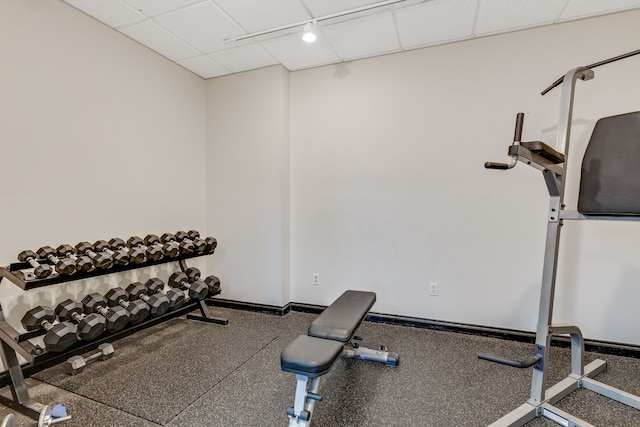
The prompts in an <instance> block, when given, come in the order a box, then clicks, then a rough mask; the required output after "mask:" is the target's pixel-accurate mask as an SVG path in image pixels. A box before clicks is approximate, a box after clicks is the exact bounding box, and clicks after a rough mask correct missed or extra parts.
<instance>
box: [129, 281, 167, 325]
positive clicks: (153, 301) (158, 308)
mask: <svg viewBox="0 0 640 427" xmlns="http://www.w3.org/2000/svg"><path fill="white" fill-rule="evenodd" d="M126 291H127V292H128V293H129V301H136V300H142V301H144V302H146V303H147V305H148V306H149V314H151V316H152V317H158V316H162V315H163V314H165V313H166V312H167V310H169V299H168V298H167V297H166V296H164V295H162V294H159V293H153V294H151V296H149V295H147V292H149V290H148V289H147V287H146V286H145V285H143V284H142V283H140V282H133V283H131V284H130V285H129V286H127V289H126Z"/></svg>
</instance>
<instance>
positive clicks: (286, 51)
mask: <svg viewBox="0 0 640 427" xmlns="http://www.w3.org/2000/svg"><path fill="white" fill-rule="evenodd" d="M262 46H263V47H264V48H265V49H266V50H267V51H268V52H269V53H271V55H273V56H274V57H275V58H276V59H277V60H278V61H280V62H281V63H282V65H284V66H285V67H287V69H289V70H300V69H303V68H310V67H315V66H319V65H325V64H330V63H333V62H339V61H340V58H338V57H337V56H336V54H335V53H334V52H333V50H331V47H330V46H329V44H328V43H327V42H326V41H325V40H324V38H323V37H321V36H319V37H318V39H317V40H316V41H315V42H313V43H306V42H304V41H303V40H302V32H300V33H296V34H292V35H289V36H286V37H281V38H278V39H274V40H270V41H267V42H263V43H262Z"/></svg>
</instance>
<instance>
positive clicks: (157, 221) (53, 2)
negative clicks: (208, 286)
mask: <svg viewBox="0 0 640 427" xmlns="http://www.w3.org/2000/svg"><path fill="white" fill-rule="evenodd" d="M0 52H2V66H1V67H0V94H1V97H0V98H1V100H0V147H1V150H2V153H1V155H0V194H2V195H3V203H2V208H1V209H2V221H0V236H1V240H0V265H3V266H6V265H8V264H10V263H12V262H16V261H17V260H16V256H17V254H18V253H19V252H20V251H21V250H23V249H31V250H34V251H35V250H36V249H38V248H39V247H40V246H43V245H58V244H61V243H71V244H75V243H77V242H79V241H82V240H87V241H89V242H92V243H93V242H95V241H96V240H98V239H109V238H110V237H115V236H118V237H123V238H125V239H126V238H128V237H129V236H131V235H143V236H144V235H146V234H147V233H163V232H167V231H169V232H175V231H176V230H179V229H183V228H196V229H200V230H201V231H202V232H206V219H205V218H206V216H205V208H206V204H205V201H204V199H205V178H206V175H205V167H206V165H205V143H206V121H205V108H206V100H205V83H204V81H203V80H202V79H201V78H199V77H197V76H195V75H194V74H192V73H190V72H188V71H186V70H185V69H183V68H181V67H179V66H178V65H176V64H173V63H171V62H169V61H168V60H166V59H165V58H162V57H160V56H159V55H157V54H156V53H153V52H152V51H150V50H149V49H147V48H145V47H143V46H141V45H139V44H138V43H136V42H133V41H132V40H130V39H128V38H126V37H124V36H122V35H120V34H118V33H116V32H114V31H113V30H112V29H109V28H108V27H106V26H105V25H103V24H101V23H99V22H98V21H95V20H93V19H92V18H89V17H88V16H86V15H84V14H83V13H81V12H78V11H76V10H75V9H73V8H71V7H69V6H67V5H66V4H64V3H63V2H61V1H58V0H38V1H35V2H32V1H21V0H2V1H1V2H0ZM173 264H175V263H173ZM177 268H178V267H177V264H176V265H167V266H166V268H162V267H154V268H147V269H143V270H135V271H132V272H129V273H126V274H119V275H108V276H103V277H101V278H96V279H92V280H85V281H80V282H77V281H76V282H72V283H70V284H67V285H56V286H52V287H46V288H38V289H36V290H33V291H29V292H23V291H21V290H20V289H19V288H18V287H17V286H15V285H13V284H12V283H10V282H9V281H8V280H2V282H1V283H0V300H1V304H2V309H3V312H4V314H5V315H6V316H8V319H9V322H10V323H11V324H12V325H13V326H14V327H16V328H18V329H20V328H21V326H20V318H21V317H22V315H23V314H24V312H25V311H27V310H28V309H29V308H31V307H33V306H35V305H38V304H48V305H52V306H54V307H55V305H56V304H57V303H58V302H60V301H62V300H63V299H65V298H82V297H83V296H84V295H85V294H86V293H89V292H92V291H101V292H105V291H106V290H107V289H108V288H109V287H111V286H116V285H118V284H124V285H125V286H126V285H127V284H128V283H129V282H131V281H133V280H136V279H145V278H148V277H149V276H151V275H155V274H159V275H160V277H163V278H164V279H166V276H167V275H168V274H169V271H165V270H175V269H177Z"/></svg>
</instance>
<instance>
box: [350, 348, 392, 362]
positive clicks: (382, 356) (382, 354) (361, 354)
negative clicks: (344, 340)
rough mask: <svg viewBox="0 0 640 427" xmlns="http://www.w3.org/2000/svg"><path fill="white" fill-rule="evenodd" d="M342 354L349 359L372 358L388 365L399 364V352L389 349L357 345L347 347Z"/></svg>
mask: <svg viewBox="0 0 640 427" xmlns="http://www.w3.org/2000/svg"><path fill="white" fill-rule="evenodd" d="M342 356H343V357H346V358H348V359H359V360H371V361H373V362H381V363H384V364H385V365H387V366H398V354H397V353H390V352H388V351H387V350H373V349H371V348H367V347H362V346H357V347H355V346H354V347H353V348H350V349H349V348H346V347H345V349H344V351H343V352H342Z"/></svg>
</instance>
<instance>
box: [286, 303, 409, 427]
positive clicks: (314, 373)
mask: <svg viewBox="0 0 640 427" xmlns="http://www.w3.org/2000/svg"><path fill="white" fill-rule="evenodd" d="M375 302H376V294H375V293H374V292H364V291H346V292H344V293H343V294H342V295H341V296H340V297H339V298H338V299H337V300H335V301H334V302H333V304H331V305H330V306H329V307H327V308H326V309H325V310H324V311H323V312H322V313H321V314H320V316H318V317H317V318H316V319H315V320H314V321H313V322H311V325H310V326H309V330H308V335H300V336H298V337H297V338H296V339H295V340H293V341H292V342H291V343H289V345H287V346H286V347H285V349H284V350H283V351H282V354H281V355H280V366H281V368H282V370H283V371H285V372H292V373H294V374H296V381H297V385H296V397H295V402H294V405H293V406H292V407H289V408H287V415H288V416H289V419H290V421H289V425H290V426H309V425H310V423H311V413H312V411H313V407H314V405H315V402H316V401H318V400H322V396H320V394H318V390H319V388H320V377H321V376H322V375H324V374H326V373H327V372H329V371H330V370H331V367H332V366H333V364H334V363H335V362H336V360H338V358H339V357H340V356H341V355H342V356H344V357H348V358H353V359H362V360H371V361H375V362H382V363H384V364H386V365H387V366H398V359H399V358H398V354H396V353H390V352H388V351H387V350H386V349H385V348H384V347H381V348H380V350H372V349H369V348H365V347H361V346H360V345H358V344H357V343H352V340H353V339H358V340H359V339H360V338H359V337H354V334H355V332H356V330H357V329H358V327H359V326H360V324H361V323H362V321H363V320H364V318H365V317H366V316H367V313H368V312H369V310H370V309H371V307H372V306H373V304H374V303H375ZM346 345H349V346H350V348H345V346H346Z"/></svg>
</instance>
